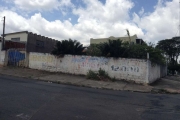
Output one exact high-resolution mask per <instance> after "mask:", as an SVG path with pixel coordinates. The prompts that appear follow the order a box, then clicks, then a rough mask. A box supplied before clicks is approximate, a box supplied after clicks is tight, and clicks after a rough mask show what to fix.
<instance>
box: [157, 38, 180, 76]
mask: <svg viewBox="0 0 180 120" xmlns="http://www.w3.org/2000/svg"><path fill="white" fill-rule="evenodd" d="M156 47H157V48H159V49H161V50H162V51H164V55H166V56H167V59H168V68H169V69H170V70H171V71H172V74H174V72H175V70H177V60H178V57H179V55H180V38H179V37H174V38H172V39H166V40H161V41H159V42H158V44H157V46H156Z"/></svg>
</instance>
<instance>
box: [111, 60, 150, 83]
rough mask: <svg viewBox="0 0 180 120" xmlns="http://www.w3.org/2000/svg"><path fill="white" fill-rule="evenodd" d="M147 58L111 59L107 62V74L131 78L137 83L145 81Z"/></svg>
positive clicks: (119, 77)
mask: <svg viewBox="0 0 180 120" xmlns="http://www.w3.org/2000/svg"><path fill="white" fill-rule="evenodd" d="M147 69H148V68H147V60H141V59H125V58H119V59H113V58H110V61H109V63H108V74H109V75H110V77H115V78H117V79H124V80H133V81H136V82H139V83H146V82H148V81H147V75H148V70H147Z"/></svg>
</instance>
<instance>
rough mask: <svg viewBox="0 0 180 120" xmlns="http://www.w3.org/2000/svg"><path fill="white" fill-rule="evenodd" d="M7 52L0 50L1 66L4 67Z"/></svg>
mask: <svg viewBox="0 0 180 120" xmlns="http://www.w3.org/2000/svg"><path fill="white" fill-rule="evenodd" d="M5 54H6V51H1V50H0V66H3V65H4V61H5Z"/></svg>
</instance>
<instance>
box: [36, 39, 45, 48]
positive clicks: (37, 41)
mask: <svg viewBox="0 0 180 120" xmlns="http://www.w3.org/2000/svg"><path fill="white" fill-rule="evenodd" d="M36 46H37V47H44V41H41V40H36Z"/></svg>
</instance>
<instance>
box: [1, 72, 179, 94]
mask: <svg viewBox="0 0 180 120" xmlns="http://www.w3.org/2000/svg"><path fill="white" fill-rule="evenodd" d="M0 74H1V75H8V76H14V77H20V78H28V79H33V80H38V81H43V82H51V83H56V84H63V85H72V86H79V87H88V88H95V89H104V90H116V91H129V92H140V93H154V94H180V90H175V89H171V88H155V87H152V88H151V89H150V90H140V89H133V90H132V89H127V88H126V89H125V88H123V89H117V88H110V87H106V86H101V87H98V86H92V85H88V84H86V85H85V84H81V83H72V82H62V81H54V80H44V79H40V78H37V77H32V78H29V77H27V76H19V75H12V74H6V73H0Z"/></svg>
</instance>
